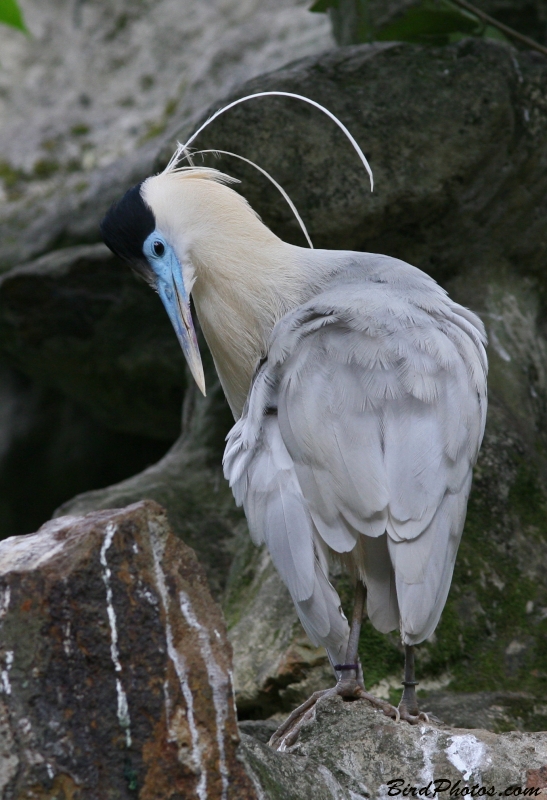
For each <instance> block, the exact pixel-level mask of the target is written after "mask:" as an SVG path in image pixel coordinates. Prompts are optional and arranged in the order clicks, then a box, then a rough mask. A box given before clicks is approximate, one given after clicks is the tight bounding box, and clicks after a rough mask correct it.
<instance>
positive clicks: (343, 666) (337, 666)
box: [334, 664, 359, 672]
mask: <svg viewBox="0 0 547 800" xmlns="http://www.w3.org/2000/svg"><path fill="white" fill-rule="evenodd" d="M334 669H335V670H336V672H344V671H345V670H350V669H354V670H355V671H357V670H358V669H359V664H335V665H334Z"/></svg>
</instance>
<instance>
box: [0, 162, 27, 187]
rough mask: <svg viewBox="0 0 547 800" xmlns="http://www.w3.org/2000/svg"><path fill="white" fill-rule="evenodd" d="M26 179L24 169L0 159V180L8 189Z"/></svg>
mask: <svg viewBox="0 0 547 800" xmlns="http://www.w3.org/2000/svg"><path fill="white" fill-rule="evenodd" d="M24 179H25V173H24V172H23V171H22V170H20V169H17V168H16V167H12V165H11V164H9V163H8V162H7V161H0V180H2V181H3V183H4V186H5V188H6V189H11V188H13V187H14V186H16V185H17V184H18V183H19V182H20V181H22V180H24Z"/></svg>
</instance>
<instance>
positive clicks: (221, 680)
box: [179, 592, 229, 800]
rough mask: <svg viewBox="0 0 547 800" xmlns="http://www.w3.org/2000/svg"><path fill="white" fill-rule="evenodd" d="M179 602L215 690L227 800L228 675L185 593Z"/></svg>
mask: <svg viewBox="0 0 547 800" xmlns="http://www.w3.org/2000/svg"><path fill="white" fill-rule="evenodd" d="M179 602H180V610H181V611H182V613H183V614H184V618H185V619H186V622H187V623H188V625H190V627H191V628H194V630H196V631H197V633H198V637H199V641H200V646H201V654H202V656H203V660H204V662H205V667H206V669H207V677H208V678H209V685H210V686H211V688H212V690H213V703H214V706H215V720H216V728H217V746H218V765H219V772H220V776H221V779H222V794H221V798H222V800H226V798H227V796H228V780H229V772H228V767H227V765H226V749H225V747H224V731H225V728H226V718H227V716H228V704H227V702H226V689H227V685H226V684H227V680H226V674H225V673H224V671H223V670H222V669H221V667H219V665H218V664H217V662H216V661H215V659H214V656H213V649H212V647H211V640H210V639H209V633H208V631H207V629H206V628H204V627H203V625H201V624H200V622H199V620H198V619H197V617H196V615H195V613H194V609H193V608H192V604H191V602H190V598H189V597H188V595H187V594H185V593H184V592H179Z"/></svg>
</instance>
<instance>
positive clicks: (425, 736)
mask: <svg viewBox="0 0 547 800" xmlns="http://www.w3.org/2000/svg"><path fill="white" fill-rule="evenodd" d="M420 733H421V734H422V735H421V736H420V746H421V748H422V753H423V757H424V765H423V767H422V770H421V772H420V781H421V784H422V786H427V785H428V784H429V783H431V781H434V780H435V775H434V764H433V756H434V755H435V753H436V752H437V751H438V746H437V742H438V739H439V731H437V730H435V729H434V728H427V727H426V726H425V725H424V726H422V727H421V728H420ZM430 797H437V792H434V794H432V795H430Z"/></svg>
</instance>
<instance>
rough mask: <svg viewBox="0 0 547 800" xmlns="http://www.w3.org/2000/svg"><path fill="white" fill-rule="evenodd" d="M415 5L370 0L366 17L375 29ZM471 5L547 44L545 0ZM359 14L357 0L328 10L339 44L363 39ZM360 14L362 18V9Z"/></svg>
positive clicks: (412, 0) (411, 0)
mask: <svg viewBox="0 0 547 800" xmlns="http://www.w3.org/2000/svg"><path fill="white" fill-rule="evenodd" d="M418 5H420V2H419V0H387V2H386V0H369V2H368V3H367V6H366V12H365V13H366V17H365V19H366V21H367V23H368V24H370V25H372V27H373V28H375V29H376V30H377V31H378V30H380V29H382V28H385V27H387V26H388V25H391V24H392V23H394V22H397V21H398V20H399V19H400V18H401V16H402V15H403V14H404V13H405V11H407V10H408V9H409V8H411V7H412V6H418ZM473 5H474V6H475V8H478V9H480V10H481V11H484V12H486V13H487V14H489V15H490V16H491V17H494V19H496V20H497V21H498V22H502V23H504V24H505V25H508V26H509V27H510V28H513V29H514V30H517V31H518V32H519V33H524V34H525V35H526V36H529V37H530V38H531V39H535V41H536V42H540V43H543V44H547V6H546V5H545V2H544V0H530V2H526V3H520V2H514V0H475V2H474V4H473ZM358 14H359V1H358V0H339V2H338V3H337V5H336V6H334V7H333V8H331V9H330V10H329V15H330V18H331V22H332V25H333V33H334V35H335V38H336V41H337V42H338V44H340V45H347V44H357V43H359V42H363V36H362V33H361V32H360V31H359V25H358V20H359V16H358ZM360 16H361V19H362V17H363V11H362V10H361V12H360ZM384 36H385V34H384ZM508 38H509V37H508ZM511 42H512V44H514V45H515V46H517V47H518V46H519V43H518V42H516V41H515V40H514V39H511ZM521 47H522V45H521ZM524 49H526V48H524Z"/></svg>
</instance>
